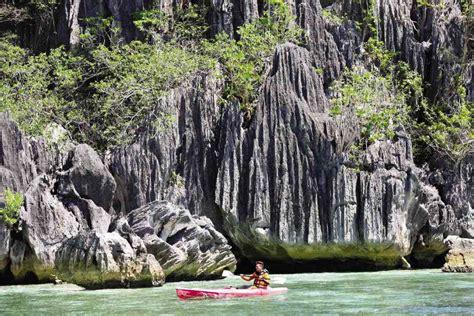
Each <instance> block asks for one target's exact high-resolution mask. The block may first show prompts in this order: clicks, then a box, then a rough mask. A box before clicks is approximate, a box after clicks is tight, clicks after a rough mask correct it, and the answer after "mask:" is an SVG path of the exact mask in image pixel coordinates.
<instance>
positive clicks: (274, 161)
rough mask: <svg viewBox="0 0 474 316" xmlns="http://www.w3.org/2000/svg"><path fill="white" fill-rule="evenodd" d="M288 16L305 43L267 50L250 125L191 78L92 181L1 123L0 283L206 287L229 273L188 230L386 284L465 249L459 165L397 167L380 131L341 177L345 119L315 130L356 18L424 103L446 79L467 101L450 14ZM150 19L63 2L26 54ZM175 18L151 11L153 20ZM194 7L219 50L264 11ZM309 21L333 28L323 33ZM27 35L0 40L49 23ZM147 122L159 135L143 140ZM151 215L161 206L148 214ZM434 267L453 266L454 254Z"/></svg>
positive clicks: (389, 10) (349, 52) (401, 149)
mask: <svg viewBox="0 0 474 316" xmlns="http://www.w3.org/2000/svg"><path fill="white" fill-rule="evenodd" d="M10 2H11V1H10ZM288 3H289V5H290V7H291V9H292V10H293V12H294V13H295V14H296V15H297V23H298V24H299V25H300V26H301V27H302V28H303V29H304V30H305V34H306V38H307V42H306V43H305V45H304V47H302V46H295V45H291V44H285V45H281V46H279V47H278V48H277V49H276V52H275V55H274V58H273V60H272V62H271V64H270V65H269V72H268V77H267V79H266V81H265V82H264V85H263V87H261V93H260V96H259V98H258V100H257V101H256V112H255V115H254V117H253V118H252V120H251V121H246V120H245V118H244V117H243V116H242V113H241V112H240V110H239V108H238V105H230V106H228V107H226V108H224V107H222V106H221V105H220V104H219V99H220V97H221V94H222V89H223V83H222V82H221V81H220V80H217V79H216V78H215V77H213V76H212V75H209V74H201V75H199V76H196V77H193V78H191V79H190V80H188V81H186V82H183V84H182V86H181V87H179V88H178V89H174V90H172V91H170V92H169V93H168V94H167V96H165V97H164V98H163V99H162V101H161V102H160V104H157V105H156V111H155V112H154V113H150V116H149V117H148V118H147V119H146V120H145V122H144V123H143V126H142V127H141V129H140V130H139V134H138V135H137V137H136V139H135V141H134V142H133V143H132V144H130V145H128V146H123V147H120V148H116V149H114V150H113V151H112V152H111V153H110V155H108V157H107V161H106V163H105V165H104V163H102V161H101V160H100V158H99V157H98V156H97V154H96V153H95V152H94V151H93V150H92V149H91V148H89V147H87V146H86V145H78V146H76V147H75V148H74V149H73V150H72V151H70V152H69V153H68V155H67V156H65V157H63V158H61V159H59V158H57V157H54V158H53V157H52V156H51V154H50V153H49V152H48V150H47V149H46V146H45V144H44V143H43V142H41V141H36V140H26V138H25V137H23V136H22V135H21V134H20V133H19V132H18V129H17V127H16V126H15V124H13V123H12V122H11V121H10V120H9V119H8V118H7V117H6V116H5V115H4V114H0V122H1V124H0V136H1V138H0V140H1V142H0V180H1V181H0V192H3V190H4V189H5V188H7V187H8V188H12V189H14V190H16V191H21V192H24V193H25V198H26V202H25V208H24V210H22V213H21V218H22V220H21V222H20V225H19V227H22V228H24V229H23V230H22V231H21V232H20V234H17V233H14V232H13V231H11V229H10V228H7V227H4V226H1V225H2V224H1V223H0V268H2V267H3V269H4V270H5V271H7V270H8V271H10V272H11V273H12V274H13V276H14V277H15V278H18V277H25V276H26V275H27V274H28V273H29V272H34V273H35V274H36V276H37V277H39V278H41V279H43V278H48V275H50V274H51V273H53V272H54V273H62V275H64V276H65V278H69V279H70V280H74V281H75V282H79V283H80V282H81V278H80V275H79V276H78V275H77V272H78V271H80V270H81V269H86V270H87V271H91V279H89V280H85V281H84V283H81V284H84V285H87V284H91V287H98V286H110V285H113V284H117V283H116V282H117V279H120V280H125V281H124V285H129V286H134V285H143V284H145V283H146V284H152V283H159V282H161V281H162V280H163V273H164V274H165V275H167V276H169V277H171V278H193V277H194V278H205V277H209V276H215V275H217V274H218V273H219V271H221V270H222V269H223V268H225V267H230V268H232V267H233V265H234V263H235V262H234V260H233V257H232V256H231V254H230V252H229V248H228V246H227V244H226V243H225V241H224V239H223V237H222V235H220V234H219V233H217V232H216V231H215V229H214V228H213V227H212V225H211V224H210V222H208V221H207V220H205V219H202V218H198V217H196V218H195V217H194V216H195V215H197V216H202V215H205V216H207V217H208V218H210V219H211V221H212V223H213V224H214V225H215V226H216V227H217V228H218V229H219V230H221V232H224V233H225V234H226V235H227V237H229V238H231V239H232V242H233V243H234V244H235V245H236V246H237V247H238V251H239V254H240V255H241V256H243V257H247V258H249V259H255V258H266V259H268V260H273V261H274V262H280V263H282V262H283V263H284V264H287V263H288V262H296V261H298V262H307V263H308V264H312V265H315V264H317V263H318V262H319V261H318V260H339V261H341V262H347V260H348V259H351V260H363V261H364V264H367V263H369V264H371V265H375V266H377V267H396V266H399V265H400V264H401V261H400V256H408V260H409V261H410V262H411V263H413V264H414V266H415V267H416V266H430V265H432V264H435V263H437V262H438V260H439V258H440V256H442V255H443V254H444V253H445V252H446V251H447V250H448V248H447V246H446V245H445V244H444V243H443V239H444V238H445V237H446V236H447V235H450V234H455V235H458V236H461V237H464V238H473V237H474V232H473V227H474V222H473V221H474V215H473V214H474V213H473V205H474V204H473V203H474V201H473V196H474V192H473V188H474V185H473V169H472V165H473V157H472V156H471V157H467V158H466V159H465V160H464V161H462V162H461V163H459V164H458V165H457V168H456V169H452V168H451V167H450V166H449V165H448V164H445V163H443V161H439V160H436V159H435V158H433V160H434V161H433V162H432V165H431V166H430V167H426V168H425V167H424V168H423V169H422V168H421V167H420V166H415V164H414V162H413V154H412V145H411V141H410V139H409V136H407V134H406V133H405V132H404V131H403V130H397V131H396V134H397V137H396V139H395V140H394V141H384V142H376V143H375V144H372V145H371V146H369V147H368V148H367V149H366V151H365V152H364V153H363V154H362V156H361V160H362V164H361V166H362V167H361V168H360V169H358V168H356V167H355V166H354V164H352V163H351V162H350V161H349V159H348V151H349V148H350V147H351V145H352V143H353V142H354V141H355V140H356V137H357V135H358V134H359V126H358V122H357V119H356V117H354V116H353V115H352V114H350V113H347V114H345V115H343V116H339V117H331V116H330V115H329V113H328V112H329V103H328V99H327V95H326V93H327V91H326V90H327V87H328V85H329V84H330V83H331V82H332V81H333V80H335V79H336V78H338V77H339V76H340V75H341V73H342V71H343V70H344V68H345V67H351V66H352V65H354V64H356V63H357V62H358V61H357V54H358V53H359V52H360V49H361V43H362V41H363V40H365V39H366V35H367V30H366V29H359V28H358V25H357V23H355V22H354V21H351V19H352V20H358V21H361V20H363V18H364V16H363V15H364V14H367V11H369V14H370V13H373V14H374V15H375V17H376V18H375V19H374V21H373V23H374V27H375V29H376V30H377V36H378V39H379V40H382V41H383V42H384V43H385V45H386V47H387V48H389V49H391V50H393V51H397V52H399V53H400V54H399V56H400V58H401V59H402V60H405V61H406V62H408V63H409V64H410V66H411V67H412V68H413V69H416V70H417V71H418V72H419V73H420V74H421V75H422V76H423V78H424V80H425V82H426V83H428V84H430V89H428V90H429V91H427V93H428V96H429V97H430V98H431V99H432V100H435V99H436V100H443V99H447V98H449V97H450V91H453V90H454V81H455V80H454V78H456V75H457V74H461V73H462V72H463V71H464V74H463V75H464V76H463V78H461V80H464V83H465V86H466V88H467V95H468V97H469V98H471V99H472V96H473V95H474V93H473V91H472V87H473V84H472V83H473V80H472V73H473V71H472V65H471V67H469V66H466V67H465V69H462V67H461V66H462V62H463V61H462V59H463V57H466V56H470V55H472V54H471V53H469V52H468V53H466V51H467V49H465V47H468V45H470V44H469V43H467V42H465V41H466V38H467V37H468V36H467V34H468V33H469V31H468V30H467V29H466V27H465V24H464V23H465V21H463V20H462V19H461V18H460V16H461V14H460V6H459V4H458V2H457V1H454V0H446V1H443V2H441V1H434V2H433V7H428V6H419V5H417V4H416V1H414V0H403V1H393V0H377V1H374V2H373V3H374V5H373V6H371V7H369V8H367V7H363V5H365V4H362V3H361V1H351V0H344V1H319V0H309V1H307V2H301V1H288ZM150 4H151V3H150V2H148V1H128V2H127V1H113V0H107V1H99V2H95V1H89V0H64V1H62V2H61V5H60V6H59V8H60V9H59V11H58V12H56V14H57V15H58V19H57V20H58V21H59V23H58V30H59V32H58V34H57V36H58V37H57V38H54V40H53V39H50V40H48V41H46V40H45V41H43V42H44V43H45V45H46V46H48V47H49V46H54V45H56V44H57V43H63V44H66V45H67V46H73V45H75V44H76V43H77V40H78V34H79V28H80V27H81V25H82V24H81V23H83V18H85V17H96V16H99V15H104V14H105V15H111V16H112V17H113V19H114V25H116V26H121V32H122V37H123V39H124V40H125V41H129V40H131V39H133V38H136V37H137V36H139V34H138V33H137V30H136V28H135V27H134V26H133V24H132V23H131V16H130V13H131V12H133V11H136V10H141V9H143V8H147V7H148V6H149V5H150ZM441 4H442V5H441ZM179 5H181V2H180V1H178V2H171V1H160V2H159V7H160V9H162V10H163V11H166V12H171V11H173V10H174V8H175V6H179ZM210 6H211V7H210V13H209V15H208V18H209V22H210V26H211V32H210V33H211V34H216V33H218V32H220V31H225V32H228V33H229V34H231V35H235V32H236V30H237V27H238V26H240V25H241V24H243V23H244V22H246V21H251V20H253V19H255V18H257V17H258V16H259V14H261V12H262V8H263V6H264V4H263V1H261V0H245V1H242V0H239V1H234V0H215V1H212V3H211V4H210ZM323 9H324V10H329V11H330V12H332V14H337V15H338V16H339V17H341V21H340V22H337V21H331V20H330V19H328V18H325V17H324V16H323ZM346 17H347V18H348V19H346ZM27 20H28V19H26V20H22V21H20V22H18V23H17V24H15V23H13V22H8V21H7V22H6V23H7V24H8V25H10V27H11V28H13V29H15V30H16V31H18V30H20V29H22V30H23V32H24V30H25V29H28V27H25V26H24V25H26V24H28V23H29V24H28V25H30V28H31V25H33V26H32V27H33V29H35V30H36V31H35V32H31V33H32V34H36V35H35V36H36V41H37V40H38V38H39V39H41V38H45V37H46V35H48V34H49V35H50V37H51V38H53V37H55V36H56V35H53V33H54V32H52V26H51V21H50V22H47V21H46V20H43V19H39V20H36V22H35V23H36V24H35V23H33V24H31V20H28V21H27ZM11 23H13V24H14V27H12V25H13V24H11ZM21 25H23V26H21ZM17 33H20V34H23V33H22V32H20V31H18V32H17ZM45 34H46V35H45ZM23 37H26V35H25V36H23ZM24 42H25V43H30V42H32V40H28V39H25V40H24ZM30 46H34V45H30ZM469 47H470V46H469ZM43 49H44V48H43ZM40 50H41V48H40ZM471 59H472V58H470V57H467V62H466V64H468V63H469V62H470V63H471V64H472V62H471ZM314 68H317V69H321V70H323V71H322V74H320V73H319V72H318V71H315V69H314ZM431 92H432V93H431ZM163 111H165V112H166V114H167V115H169V116H170V117H173V118H174V121H173V122H171V123H169V125H166V126H161V127H160V126H156V124H154V123H155V122H154V119H155V118H156V116H157V115H161V114H159V113H163ZM62 160H64V161H62ZM430 162H431V161H430ZM430 168H431V169H430ZM53 171H54V172H53ZM1 200H2V199H1V198H0V202H1ZM161 200H166V201H168V202H172V203H173V205H175V206H171V205H170V204H167V203H166V202H155V201H161ZM187 210H189V212H188V211H187ZM165 221H167V222H166V223H165ZM58 223H60V224H59V225H58ZM53 226H54V227H53ZM47 234H51V237H46V236H47ZM49 238H50V239H51V240H49ZM196 240H197V241H198V244H196ZM467 244H468V243H466V244H465V245H467ZM114 249H118V250H119V252H118V253H116V252H114V251H115V250H114ZM453 249H456V247H454V248H453ZM221 251H222V253H223V254H222V255H218V253H219V252H221ZM150 255H152V256H154V257H155V259H156V262H155V261H153V259H152V257H151V256H150ZM88 258H97V260H95V261H94V260H92V261H88V260H89V259H88ZM103 258H107V259H103ZM449 258H454V259H452V260H454V261H456V260H457V259H456V258H458V254H457V253H455V252H454V251H453V252H452V255H451V257H450V256H448V261H449V260H451V259H449ZM101 260H106V261H107V263H104V264H101V262H103V261H101ZM193 260H197V261H198V262H200V264H201V266H202V267H205V271H201V270H199V268H200V267H196V266H193V265H192V264H191V262H192V261H193ZM454 261H453V262H454ZM2 265H3V266H2ZM456 265H457V263H456V264H454V263H453V264H452V265H451V264H449V266H450V267H451V266H453V267H454V266H456ZM71 267H73V268H71ZM447 269H451V268H447ZM452 269H454V270H456V269H457V268H452ZM161 270H163V272H162V271H161ZM101 276H102V277H101Z"/></svg>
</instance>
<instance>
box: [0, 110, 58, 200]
mask: <svg viewBox="0 0 474 316" xmlns="http://www.w3.org/2000/svg"><path fill="white" fill-rule="evenodd" d="M51 160H52V159H51V156H50V153H49V152H48V150H47V146H46V144H45V143H44V142H43V141H41V140H31V141H29V140H28V139H27V138H26V137H25V136H24V135H23V134H22V133H21V132H20V130H19V129H18V126H17V125H16V123H15V122H14V121H13V120H12V119H11V118H10V116H9V114H8V113H3V112H0V203H2V204H3V202H4V201H3V191H4V190H5V189H10V190H13V191H15V192H24V191H25V190H26V188H27V186H28V184H29V183H30V182H31V181H33V179H34V178H36V177H37V176H38V175H39V174H41V173H45V172H48V171H49V169H50V167H51V164H52V161H51ZM0 206H1V205H0Z"/></svg>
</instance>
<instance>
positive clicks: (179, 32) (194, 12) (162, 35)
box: [133, 4, 209, 46]
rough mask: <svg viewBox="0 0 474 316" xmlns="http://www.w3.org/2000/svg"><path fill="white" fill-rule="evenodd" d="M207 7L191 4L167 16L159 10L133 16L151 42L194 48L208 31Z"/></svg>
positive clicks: (140, 12) (176, 9)
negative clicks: (164, 42)
mask: <svg viewBox="0 0 474 316" xmlns="http://www.w3.org/2000/svg"><path fill="white" fill-rule="evenodd" d="M206 14H207V7H205V6H198V5H193V4H190V5H189V6H187V7H185V8H182V7H176V8H175V9H174V14H173V15H172V16H171V15H167V14H165V13H164V12H163V11H161V10H158V9H153V10H147V11H139V12H135V13H134V14H133V23H134V24H135V26H136V27H137V28H138V29H139V30H140V31H142V32H143V33H144V34H145V35H146V37H147V38H148V39H149V40H151V41H155V42H156V41H160V40H165V41H173V42H175V43H177V44H179V45H181V46H194V45H196V44H198V43H199V41H200V40H201V39H202V38H203V37H204V35H205V33H206V32H207V31H208V28H209V27H208V25H207V24H206V21H205V19H204V17H205V16H206Z"/></svg>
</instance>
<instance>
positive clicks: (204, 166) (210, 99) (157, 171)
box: [110, 75, 222, 220]
mask: <svg viewBox="0 0 474 316" xmlns="http://www.w3.org/2000/svg"><path fill="white" fill-rule="evenodd" d="M221 87H222V82H221V81H219V80H217V79H216V78H215V77H213V76H210V75H204V76H198V77H195V78H194V79H192V80H191V81H190V82H188V83H185V84H184V85H183V86H182V87H180V88H178V89H175V90H172V91H170V93H169V94H168V95H167V96H166V97H165V98H163V100H162V102H161V104H159V105H158V106H157V112H160V111H163V110H165V111H167V112H166V113H167V114H168V115H169V116H170V117H172V122H171V123H170V125H169V126H162V127H159V126H158V127H157V126H155V125H154V124H153V122H154V119H153V117H155V116H153V115H152V116H150V118H149V120H148V121H147V122H146V124H145V126H144V127H143V130H142V131H141V133H140V135H139V137H138V140H137V141H136V142H135V143H134V144H132V145H129V146H124V147H122V148H119V149H117V150H115V151H114V152H113V153H112V157H111V159H110V169H111V171H112V173H113V175H114V177H115V180H116V181H117V184H118V189H117V193H116V199H115V200H116V202H115V209H116V210H117V211H120V212H121V213H122V214H126V213H128V212H130V211H132V210H134V209H136V208H139V207H141V206H143V205H145V204H147V203H149V202H152V201H155V200H162V199H167V200H170V201H173V202H174V203H178V204H180V205H183V206H184V207H185V208H188V209H189V210H190V211H191V212H192V213H193V214H199V215H205V216H208V217H210V218H211V219H213V220H215V218H216V216H217V211H216V206H215V203H214V199H213V194H214V191H213V188H214V182H215V176H216V172H217V171H216V168H215V166H216V152H215V145H214V142H215V138H216V135H215V134H216V133H217V132H218V131H217V130H216V126H217V122H218V119H219V110H220V105H219V95H220V91H221Z"/></svg>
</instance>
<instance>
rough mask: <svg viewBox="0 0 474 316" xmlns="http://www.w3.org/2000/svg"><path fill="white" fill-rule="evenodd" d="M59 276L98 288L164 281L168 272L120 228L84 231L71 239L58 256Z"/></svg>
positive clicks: (84, 285)
mask: <svg viewBox="0 0 474 316" xmlns="http://www.w3.org/2000/svg"><path fill="white" fill-rule="evenodd" d="M56 267H57V271H58V277H59V278H60V279H62V280H65V281H67V282H71V283H74V284H78V285H81V286H83V287H85V288H89V289H95V288H104V287H136V286H154V285H160V284H162V283H163V281H164V274H163V271H162V269H161V267H160V265H159V263H158V262H157V261H156V259H155V258H154V257H153V256H152V255H148V254H146V253H137V251H136V250H135V249H133V247H132V246H131V245H130V244H129V243H128V241H127V240H126V239H125V238H124V237H122V236H121V235H120V234H119V233H118V232H112V233H105V234H101V233H97V232H90V233H81V234H80V235H78V236H76V237H74V238H72V239H69V240H68V241H67V242H65V243H64V244H63V245H62V247H61V248H60V249H59V250H58V253H57V256H56Z"/></svg>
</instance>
